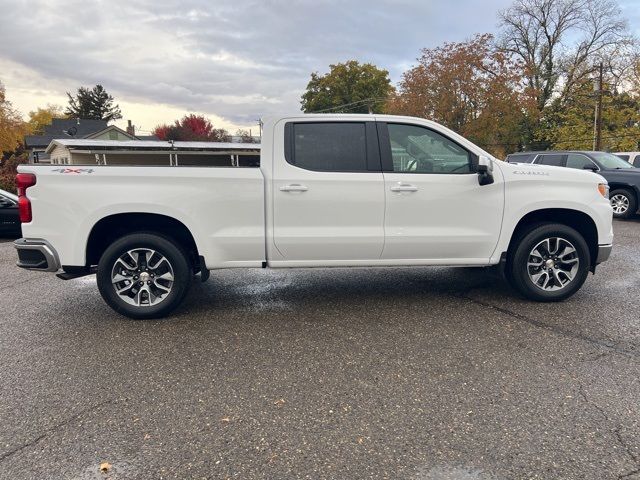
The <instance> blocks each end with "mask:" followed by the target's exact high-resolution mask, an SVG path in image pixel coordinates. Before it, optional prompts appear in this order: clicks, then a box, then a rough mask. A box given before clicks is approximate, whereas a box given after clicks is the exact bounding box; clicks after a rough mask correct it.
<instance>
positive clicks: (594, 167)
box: [582, 164, 598, 172]
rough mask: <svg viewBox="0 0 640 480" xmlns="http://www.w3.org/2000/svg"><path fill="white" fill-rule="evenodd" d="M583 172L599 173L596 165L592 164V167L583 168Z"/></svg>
mask: <svg viewBox="0 0 640 480" xmlns="http://www.w3.org/2000/svg"><path fill="white" fill-rule="evenodd" d="M582 169H583V170H591V171H592V172H597V171H598V167H596V166H595V165H593V164H591V165H585V166H584V167H582Z"/></svg>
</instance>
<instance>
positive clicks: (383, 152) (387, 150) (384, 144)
mask: <svg viewBox="0 0 640 480" xmlns="http://www.w3.org/2000/svg"><path fill="white" fill-rule="evenodd" d="M389 123H393V124H394V125H406V126H408V127H418V128H424V129H425V130H429V131H431V132H434V133H436V134H438V135H441V136H442V137H444V138H446V139H447V140H449V141H450V142H452V143H455V144H456V145H457V146H458V147H460V148H461V149H462V150H464V151H465V152H467V154H468V155H469V164H470V167H471V169H470V170H471V171H470V172H469V173H446V172H445V173H440V172H394V170H393V155H392V154H391V138H390V137H389V126H388V125H389ZM376 125H377V129H378V140H379V142H380V160H381V162H382V171H383V172H389V173H408V174H411V175H473V174H475V173H476V168H477V166H478V156H477V155H476V154H475V153H473V152H472V151H470V150H469V149H468V148H466V147H463V146H462V145H460V144H459V143H458V142H456V141H455V140H453V139H452V138H450V137H448V136H447V135H445V134H443V133H441V132H438V131H437V130H434V129H433V128H429V127H425V126H424V125H416V124H413V123H403V122H376Z"/></svg>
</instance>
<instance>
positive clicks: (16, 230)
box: [0, 190, 22, 237]
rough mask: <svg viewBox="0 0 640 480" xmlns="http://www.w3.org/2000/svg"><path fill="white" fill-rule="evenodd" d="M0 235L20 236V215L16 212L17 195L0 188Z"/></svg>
mask: <svg viewBox="0 0 640 480" xmlns="http://www.w3.org/2000/svg"><path fill="white" fill-rule="evenodd" d="M0 236H2V237H20V236H22V232H21V229H20V215H19V214H18V197H17V196H16V195H14V194H13V193H9V192H5V191H4V190H0Z"/></svg>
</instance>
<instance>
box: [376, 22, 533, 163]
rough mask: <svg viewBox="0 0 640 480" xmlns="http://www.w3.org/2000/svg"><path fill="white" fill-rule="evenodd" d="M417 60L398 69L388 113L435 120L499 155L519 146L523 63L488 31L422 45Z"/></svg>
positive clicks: (524, 111) (524, 114)
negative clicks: (498, 45)
mask: <svg viewBox="0 0 640 480" xmlns="http://www.w3.org/2000/svg"><path fill="white" fill-rule="evenodd" d="M417 61H418V64H417V65H416V66H415V67H413V68H411V69H410V70H408V71H407V72H405V73H404V74H403V75H402V79H401V81H400V83H399V88H398V91H397V94H396V95H395V96H394V97H393V98H392V99H391V100H390V101H389V103H388V105H387V108H388V110H389V112H390V113H394V114H399V115H411V116H416V117H422V118H427V119H430V120H435V121H436V122H439V123H442V124H443V125H445V126H447V127H449V128H451V129H452V130H454V131H456V132H458V133H460V134H461V135H463V136H465V137H467V138H469V139H470V140H472V141H474V142H475V143H477V144H479V145H480V146H482V147H483V148H485V149H486V150H488V151H490V152H491V153H493V154H494V155H496V156H498V157H499V158H504V156H505V155H506V154H507V153H510V152H512V151H516V150H518V149H519V146H520V145H521V144H522V138H523V135H522V131H523V129H524V127H525V125H526V117H527V112H528V110H529V109H528V102H529V101H528V99H527V94H526V93H527V92H526V89H525V88H524V87H523V81H522V71H523V69H522V67H521V66H520V65H519V64H518V63H517V62H515V61H514V60H513V59H512V58H511V57H510V56H509V55H508V54H505V53H504V52H501V51H499V50H498V49H496V48H494V45H493V37H492V36H491V35H490V34H484V35H477V36H475V37H473V38H472V39H471V40H469V41H466V42H462V43H445V44H444V45H442V46H440V47H437V48H434V49H424V50H422V55H421V56H420V58H418V59H417Z"/></svg>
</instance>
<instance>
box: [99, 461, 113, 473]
mask: <svg viewBox="0 0 640 480" xmlns="http://www.w3.org/2000/svg"><path fill="white" fill-rule="evenodd" d="M109 470H111V464H110V463H109V462H102V463H101V464H100V471H101V472H102V473H107V472H108V471H109Z"/></svg>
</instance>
